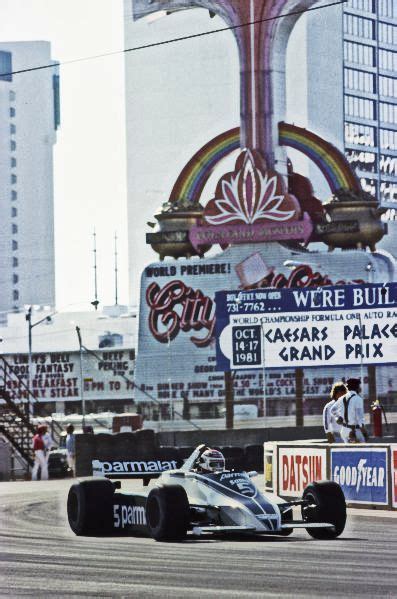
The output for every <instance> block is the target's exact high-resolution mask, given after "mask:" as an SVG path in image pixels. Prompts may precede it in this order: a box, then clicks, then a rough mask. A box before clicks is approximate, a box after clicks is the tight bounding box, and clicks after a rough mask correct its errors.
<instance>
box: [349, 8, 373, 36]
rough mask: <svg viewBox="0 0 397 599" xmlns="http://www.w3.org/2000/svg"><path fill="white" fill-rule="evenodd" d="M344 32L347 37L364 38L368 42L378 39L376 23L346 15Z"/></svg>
mask: <svg viewBox="0 0 397 599" xmlns="http://www.w3.org/2000/svg"><path fill="white" fill-rule="evenodd" d="M343 31H344V33H346V34H347V35H354V36H355V37H362V38H365V39H368V40H374V39H376V36H375V22H374V21H372V20H371V19H363V18H362V17H355V16H354V15H349V14H347V13H345V14H344V15H343Z"/></svg>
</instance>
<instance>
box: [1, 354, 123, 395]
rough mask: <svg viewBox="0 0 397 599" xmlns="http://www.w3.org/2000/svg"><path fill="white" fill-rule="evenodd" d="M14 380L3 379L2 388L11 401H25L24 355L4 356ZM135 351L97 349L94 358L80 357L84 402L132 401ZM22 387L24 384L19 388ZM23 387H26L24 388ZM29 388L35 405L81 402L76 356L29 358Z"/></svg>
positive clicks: (26, 364)
mask: <svg viewBox="0 0 397 599" xmlns="http://www.w3.org/2000/svg"><path fill="white" fill-rule="evenodd" d="M4 357H5V359H6V360H7V362H8V363H9V364H10V366H11V369H12V371H13V372H14V374H15V375H18V377H20V379H22V383H21V382H20V381H19V380H18V379H17V377H16V376H10V377H7V379H6V380H5V387H6V389H7V391H8V392H9V394H10V396H11V399H14V400H18V399H26V398H27V390H26V386H27V385H28V372H29V356H28V354H9V355H5V356H4ZM134 368H135V351H134V350H132V349H131V350H129V349H114V350H113V349H112V350H111V351H103V350H101V349H98V350H96V351H95V355H93V354H89V353H85V352H84V353H83V357H82V369H83V381H84V398H85V399H86V400H97V399H125V400H132V399H133V394H134V382H133V379H134ZM23 383H24V384H23ZM24 385H26V386H24ZM30 388H31V390H32V392H33V393H34V395H35V397H36V398H37V400H38V401H68V400H69V401H78V400H80V399H81V378H80V352H62V353H61V352H50V353H34V354H32V370H31V376H30Z"/></svg>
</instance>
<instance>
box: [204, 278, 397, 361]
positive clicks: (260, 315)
mask: <svg viewBox="0 0 397 599" xmlns="http://www.w3.org/2000/svg"><path fill="white" fill-rule="evenodd" d="M215 302H216V339H217V367H218V369H219V370H231V369H244V368H245V369H246V368H264V367H266V369H268V368H285V367H286V366H289V367H315V366H340V365H345V364H346V363H349V364H350V365H352V366H353V365H356V366H358V365H364V364H365V365H367V364H392V363H395V362H396V356H397V283H388V284H387V285H382V284H370V283H368V284H362V285H340V286H329V287H328V286H327V287H317V288H315V289H313V288H304V287H302V288H296V289H253V290H249V291H240V292H239V291H220V292H217V293H216V295H215ZM237 330H238V331H239V332H238V334H237ZM237 337H238V338H237Z"/></svg>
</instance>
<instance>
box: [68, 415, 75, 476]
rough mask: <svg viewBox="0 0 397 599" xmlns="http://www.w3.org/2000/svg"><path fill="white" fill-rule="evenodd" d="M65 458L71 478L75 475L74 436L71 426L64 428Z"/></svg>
mask: <svg viewBox="0 0 397 599" xmlns="http://www.w3.org/2000/svg"><path fill="white" fill-rule="evenodd" d="M66 433H67V435H66V452H67V453H66V457H67V460H68V466H69V468H70V469H71V470H72V472H73V476H75V473H76V436H75V434H74V426H73V424H68V425H67V427H66Z"/></svg>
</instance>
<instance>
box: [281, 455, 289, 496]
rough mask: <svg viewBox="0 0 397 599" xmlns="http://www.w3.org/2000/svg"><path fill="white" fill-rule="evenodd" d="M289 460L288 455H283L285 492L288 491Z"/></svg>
mask: <svg viewBox="0 0 397 599" xmlns="http://www.w3.org/2000/svg"><path fill="white" fill-rule="evenodd" d="M288 472H289V469H288V458H287V456H286V455H283V487H282V488H283V491H285V490H286V489H288Z"/></svg>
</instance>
